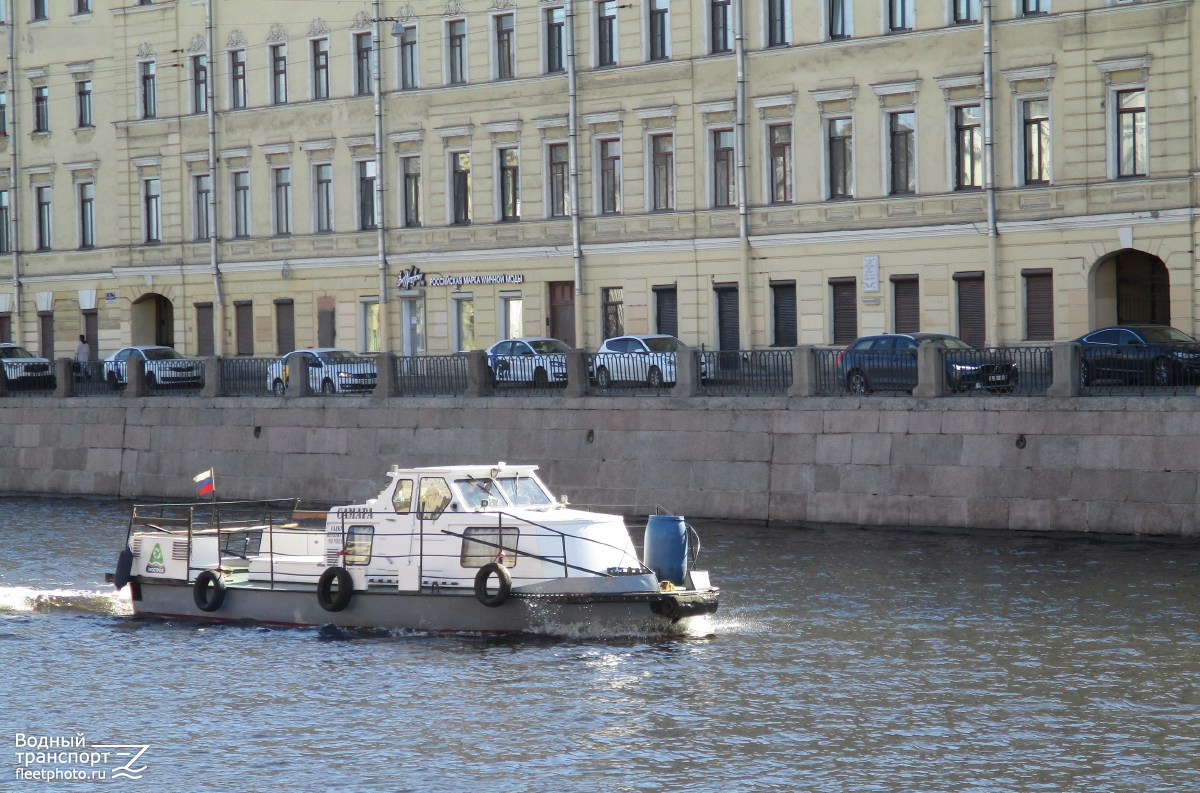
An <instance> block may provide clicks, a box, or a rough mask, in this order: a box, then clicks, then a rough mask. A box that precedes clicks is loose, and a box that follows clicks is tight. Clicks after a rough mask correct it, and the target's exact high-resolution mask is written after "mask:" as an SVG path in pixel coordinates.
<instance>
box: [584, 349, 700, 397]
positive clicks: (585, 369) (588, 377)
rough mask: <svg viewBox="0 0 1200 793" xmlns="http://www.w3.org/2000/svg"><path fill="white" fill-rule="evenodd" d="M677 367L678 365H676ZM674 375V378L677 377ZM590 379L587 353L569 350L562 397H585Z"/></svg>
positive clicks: (590, 387)
mask: <svg viewBox="0 0 1200 793" xmlns="http://www.w3.org/2000/svg"><path fill="white" fill-rule="evenodd" d="M676 366H678V364H676ZM678 376H679V375H678V373H676V377H678ZM591 390H592V383H591V377H590V376H589V375H588V365H587V352H586V351H584V350H571V351H570V352H569V353H567V387H566V389H565V390H564V391H563V396H567V397H585V396H587V395H588V394H590V393H591Z"/></svg>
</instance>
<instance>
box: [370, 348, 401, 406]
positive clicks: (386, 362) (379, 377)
mask: <svg viewBox="0 0 1200 793" xmlns="http://www.w3.org/2000/svg"><path fill="white" fill-rule="evenodd" d="M371 396H373V397H378V398H379V399H384V398H386V397H394V396H400V393H399V389H397V388H396V356H395V355H392V354H391V353H390V352H381V353H379V354H378V355H376V356H375V390H374V391H373V392H372V393H371Z"/></svg>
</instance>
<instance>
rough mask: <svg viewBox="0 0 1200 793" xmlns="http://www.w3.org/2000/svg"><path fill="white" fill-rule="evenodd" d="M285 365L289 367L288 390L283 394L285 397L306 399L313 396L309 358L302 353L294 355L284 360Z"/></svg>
mask: <svg viewBox="0 0 1200 793" xmlns="http://www.w3.org/2000/svg"><path fill="white" fill-rule="evenodd" d="M283 365H284V366H286V367H287V371H288V376H287V389H286V390H285V391H284V392H283V395H284V396H285V397H291V398H293V399H295V398H296V397H306V396H312V383H311V382H310V379H309V374H308V368H309V367H308V356H307V355H303V354H300V353H292V354H291V355H289V356H287V357H286V358H284V359H283Z"/></svg>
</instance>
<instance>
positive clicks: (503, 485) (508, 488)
mask: <svg viewBox="0 0 1200 793" xmlns="http://www.w3.org/2000/svg"><path fill="white" fill-rule="evenodd" d="M496 481H497V482H498V483H499V485H500V489H501V490H503V491H504V495H506V496H508V500H509V501H511V502H512V503H513V504H516V505H517V506H519V507H530V506H534V507H536V506H544V505H547V504H553V503H554V501H553V500H552V499H551V498H550V496H548V495H546V491H545V490H542V488H541V486H540V485H539V484H538V483H537V480H536V479H534V478H533V477H529V476H521V477H507V478H504V479H497V480H496Z"/></svg>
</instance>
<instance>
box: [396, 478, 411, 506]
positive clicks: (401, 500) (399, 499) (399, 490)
mask: <svg viewBox="0 0 1200 793" xmlns="http://www.w3.org/2000/svg"><path fill="white" fill-rule="evenodd" d="M412 485H413V483H412V480H411V479H401V480H400V481H399V482H397V483H396V490H395V492H394V493H392V507H393V508H394V509H395V510H396V514H397V515H407V514H408V513H410V512H412Z"/></svg>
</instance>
